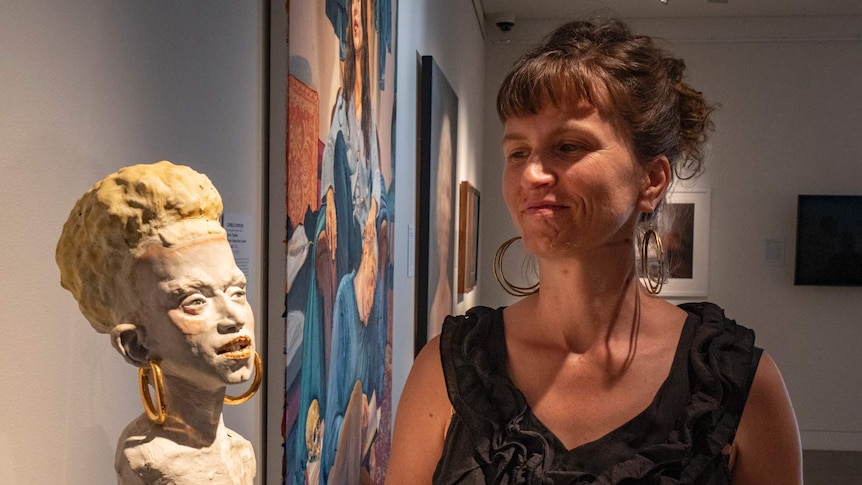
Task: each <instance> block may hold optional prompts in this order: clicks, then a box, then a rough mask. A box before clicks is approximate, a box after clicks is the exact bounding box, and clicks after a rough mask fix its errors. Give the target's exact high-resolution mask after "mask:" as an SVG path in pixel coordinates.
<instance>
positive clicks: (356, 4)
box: [350, 0, 364, 52]
mask: <svg viewBox="0 0 862 485" xmlns="http://www.w3.org/2000/svg"><path fill="white" fill-rule="evenodd" d="M350 19H351V24H352V26H353V28H352V31H353V48H354V49H356V52H359V51H361V50H362V48H363V42H362V29H363V28H364V26H363V25H362V1H361V0H353V3H352V5H351V8H350Z"/></svg>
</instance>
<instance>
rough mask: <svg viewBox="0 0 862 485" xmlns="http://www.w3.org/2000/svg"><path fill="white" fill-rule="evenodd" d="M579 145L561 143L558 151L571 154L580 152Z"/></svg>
mask: <svg viewBox="0 0 862 485" xmlns="http://www.w3.org/2000/svg"><path fill="white" fill-rule="evenodd" d="M581 148H582V147H581V145H578V144H576V143H563V144H561V145H560V151H561V152H564V153H572V152H576V151H578V150H581Z"/></svg>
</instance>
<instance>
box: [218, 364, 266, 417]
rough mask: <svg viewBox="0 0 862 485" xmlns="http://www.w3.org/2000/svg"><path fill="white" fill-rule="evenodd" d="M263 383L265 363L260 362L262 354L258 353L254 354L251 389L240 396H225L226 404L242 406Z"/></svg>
mask: <svg viewBox="0 0 862 485" xmlns="http://www.w3.org/2000/svg"><path fill="white" fill-rule="evenodd" d="M261 382H263V362H261V360H260V354H258V353H257V352H255V353H254V380H253V381H251V387H249V388H248V390H247V391H245V392H244V393H242V394H240V395H239V396H228V395H227V394H225V395H224V403H225V404H228V405H230V406H235V405H237V404H242V403H244V402H246V401H248V400H249V399H251V397H252V396H254V393H256V392H257V390H258V388H260V383H261Z"/></svg>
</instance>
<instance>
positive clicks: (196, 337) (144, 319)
mask: <svg viewBox="0 0 862 485" xmlns="http://www.w3.org/2000/svg"><path fill="white" fill-rule="evenodd" d="M134 276H135V278H136V280H135V285H136V288H137V290H138V295H140V301H141V304H142V310H141V318H140V322H139V323H140V325H141V326H142V327H143V328H144V331H145V336H144V341H145V346H146V347H147V349H148V350H149V352H150V354H151V356H153V357H155V358H158V359H161V362H160V365H161V368H162V371H163V372H164V373H165V374H168V375H174V376H178V377H182V378H185V379H186V380H188V381H189V382H192V383H194V384H195V385H198V386H201V387H206V388H217V387H224V386H225V385H226V384H235V383H238V382H242V381H245V380H247V379H248V378H249V377H250V376H251V371H252V366H253V364H254V315H253V314H252V310H251V306H250V305H249V304H248V301H246V297H245V292H246V290H245V287H246V279H245V276H244V275H243V273H242V271H240V269H239V268H237V266H236V263H235V262H234V258H233V253H232V252H231V249H230V245H229V244H228V241H227V239H225V238H224V237H223V236H215V237H205V238H202V239H197V240H195V241H192V242H189V243H186V244H183V245H180V246H176V247H172V248H165V247H162V246H160V245H155V246H153V247H151V248H149V249H147V250H146V252H144V254H143V255H141V256H140V257H139V258H138V261H137V262H136V263H135V272H134Z"/></svg>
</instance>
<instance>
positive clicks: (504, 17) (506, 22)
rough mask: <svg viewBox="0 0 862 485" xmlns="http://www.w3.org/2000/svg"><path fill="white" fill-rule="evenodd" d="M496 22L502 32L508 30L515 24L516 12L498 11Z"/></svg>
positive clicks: (495, 17)
mask: <svg viewBox="0 0 862 485" xmlns="http://www.w3.org/2000/svg"><path fill="white" fill-rule="evenodd" d="M494 23H495V24H497V28H498V29H500V31H501V32H508V31H510V30H512V27H514V26H515V14H511V13H498V14H497V15H495V16H494Z"/></svg>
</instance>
